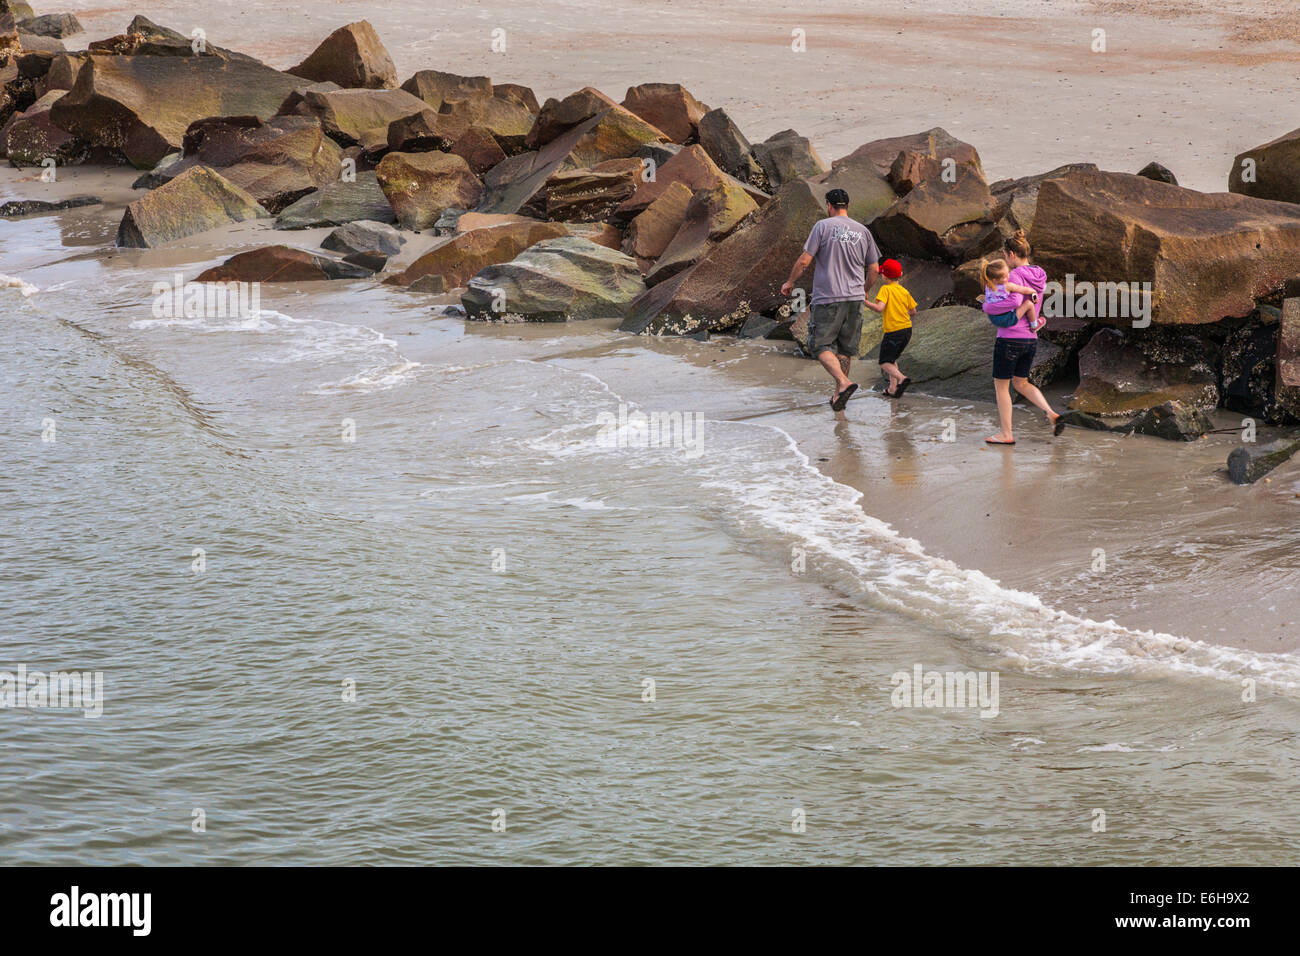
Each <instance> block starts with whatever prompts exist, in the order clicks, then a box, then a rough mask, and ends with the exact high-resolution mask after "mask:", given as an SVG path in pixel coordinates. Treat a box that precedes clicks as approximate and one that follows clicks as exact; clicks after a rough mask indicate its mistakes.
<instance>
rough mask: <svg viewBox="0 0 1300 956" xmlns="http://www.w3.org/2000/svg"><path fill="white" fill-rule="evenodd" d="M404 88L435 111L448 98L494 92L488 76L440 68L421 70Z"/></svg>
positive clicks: (460, 97)
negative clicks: (452, 71) (468, 74)
mask: <svg viewBox="0 0 1300 956" xmlns="http://www.w3.org/2000/svg"><path fill="white" fill-rule="evenodd" d="M402 89H403V90H405V91H406V92H408V93H410V94H411V95H412V96H418V97H419V98H420V99H422V100H424V102H425V103H427V104H428V105H429V107H430V108H431V109H432V110H433V111H434V112H437V111H438V110H440V109H442V104H443V103H444V102H446V101H447V100H448V99H453V100H459V99H464V98H465V97H466V96H473V95H475V94H484V95H488V96H491V95H492V93H493V87H492V81H491V80H490V79H488V78H487V77H486V76H460V75H459V74H456V73H443V72H441V71H440V70H420V71H419V72H418V73H416V74H415V75H414V76H412V77H411V78H410V79H409V80H407V81H406V82H405V83H403V84H402ZM521 89H522V87H521Z"/></svg>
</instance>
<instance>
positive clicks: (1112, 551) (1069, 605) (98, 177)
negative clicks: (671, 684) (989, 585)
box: [0, 167, 1300, 652]
mask: <svg viewBox="0 0 1300 956" xmlns="http://www.w3.org/2000/svg"><path fill="white" fill-rule="evenodd" d="M70 172H71V173H73V174H72V175H68V176H66V177H65V178H64V179H63V180H61V181H60V182H59V183H56V184H41V183H37V184H33V183H30V182H20V180H21V179H22V177H21V176H20V175H19V172H18V171H15V170H9V171H7V172H6V173H4V174H3V175H0V194H4V195H6V196H7V195H8V194H9V193H11V192H14V191H15V190H17V191H18V192H20V193H21V194H22V195H23V196H25V197H28V198H31V197H37V198H60V197H62V196H66V195H72V194H75V193H78V192H87V191H96V190H97V189H99V190H101V191H102V192H103V194H104V195H105V198H106V200H107V203H106V205H104V206H101V207H89V208H83V209H76V210H72V211H70V212H63V213H59V214H56V215H54V216H51V217H41V218H42V219H43V220H45V221H46V222H48V224H49V225H48V227H47V228H57V229H59V230H60V236H61V242H63V243H64V244H65V248H68V246H67V243H68V240H69V238H72V237H75V236H87V237H91V241H90V246H89V247H88V248H87V250H86V252H84V253H76V252H73V254H72V255H70V256H66V257H64V259H63V260H60V261H56V262H53V263H49V264H42V263H41V259H42V257H44V259H45V262H47V263H48V262H49V260H48V256H45V255H44V253H43V250H42V249H41V248H40V246H41V244H39V243H33V245H32V256H31V258H30V259H29V260H27V261H26V262H23V261H21V260H20V261H16V262H15V261H13V260H11V263H12V265H11V266H9V267H7V269H6V272H7V273H9V274H12V275H17V276H18V277H20V278H23V279H25V280H27V281H33V278H32V272H34V271H35V272H40V273H48V272H54V273H56V274H57V273H58V272H59V271H60V269H61V268H62V267H61V266H60V262H69V261H71V260H74V259H80V258H89V259H90V260H94V261H99V262H103V261H105V260H108V259H112V258H115V257H119V256H123V255H126V256H129V257H130V260H131V261H132V262H133V263H136V264H137V265H139V264H142V260H144V261H147V262H148V267H149V268H151V269H163V268H168V269H170V268H172V267H174V268H175V269H176V271H179V272H181V273H183V274H184V275H185V277H186V278H187V279H191V280H192V279H193V277H194V275H197V273H198V271H200V269H201V268H202V267H203V266H204V265H206V264H208V263H209V262H215V261H219V260H220V259H221V258H222V257H223V256H225V255H228V254H230V253H231V252H234V251H238V250H239V249H240V248H244V247H247V246H250V245H256V244H258V243H260V242H263V241H265V239H266V238H267V236H268V234H270V235H273V236H276V237H278V238H281V239H283V240H285V241H289V242H290V243H291V244H299V245H301V244H304V243H307V244H314V242H315V241H318V237H316V238H315V239H313V237H308V236H303V235H300V234H296V233H284V232H274V231H272V230H270V229H269V228H267V227H266V226H265V225H264V224H262V225H256V224H249V223H244V224H240V225H239V226H236V227H232V228H231V229H229V230H224V231H219V232H217V233H211V234H204V235H203V236H201V237H193V238H192V239H191V240H188V241H186V242H182V243H180V244H178V245H177V246H169V247H166V248H164V249H161V250H139V251H137V250H131V251H123V250H111V249H110V250H103V249H99V248H97V244H96V242H95V241H94V240H93V235H94V231H95V225H94V224H95V223H98V224H99V227H100V228H101V229H107V228H109V227H110V226H111V224H112V223H114V222H115V221H116V219H117V218H118V217H119V216H120V206H119V204H120V203H122V202H123V201H124V200H125V199H126V197H128V196H129V195H130V189H129V182H128V183H127V185H126V187H125V188H124V187H123V185H122V181H123V180H127V179H129V178H130V177H132V176H133V175H134V174H133V173H131V172H130V171H124V170H95V169H93V168H88V167H81V168H74V170H70ZM105 187H106V188H105ZM28 221H29V222H30V221H31V220H28ZM319 231H320V232H321V233H323V232H325V231H326V230H319ZM82 241H85V240H82ZM403 254H404V255H405V254H406V250H404V253H403ZM42 278H43V277H38V278H37V279H36V281H35V284H36V285H37V286H44V285H47V284H48V279H44V281H42ZM315 285H316V284H313V283H297V284H271V285H269V286H267V287H265V288H264V289H263V302H262V308H263V309H275V308H282V309H283V310H284V311H286V312H288V313H290V314H297V313H298V312H301V311H302V310H303V309H304V308H310V307H311V306H310V303H311V302H312V301H313V300H314V298H315V297H317V296H326V295H329V296H336V295H337V294H338V293H339V292H340V291H344V289H345V288H351V289H356V288H357V287H356V286H355V285H354V284H352V283H348V284H347V285H346V286H339V285H338V284H337V283H323V284H320V285H329V286H335V287H336V288H333V289H328V290H327V289H323V288H321V289H317V288H314V287H313V286H315ZM362 288H364V289H365V290H367V292H368V293H370V294H378V295H384V294H392V295H397V296H403V297H406V296H410V297H411V301H412V303H413V307H412V308H411V309H398V310H394V311H393V313H392V315H391V316H390V317H388V318H386V321H391V327H388V326H385V325H382V324H381V325H380V326H378V329H379V331H380V332H382V333H384V334H385V335H388V336H389V337H390V338H396V337H397V336H399V335H401V336H409V335H410V334H411V332H412V326H411V324H410V323H411V322H412V321H413V320H412V318H411V316H412V315H421V314H424V315H427V309H426V308H424V303H426V302H430V301H436V299H437V298H439V297H428V296H423V297H419V298H418V299H417V298H416V296H418V294H412V293H405V292H403V291H401V290H391V291H385V290H384V287H383V286H382V284H381V283H379V282H375V281H372V280H363V286H362ZM147 293H148V290H145V289H142V290H141V300H140V301H141V308H145V307H146V306H145V303H146V302H147ZM14 294H16V293H14ZM286 298H287V299H288V301H285V300H286ZM442 298H445V299H446V300H447V301H454V297H451V296H448V297H442ZM277 302H279V305H278V306H277ZM416 302H418V305H415V304H414V303H416ZM415 321H419V322H424V323H428V322H429V321H430V320H429V319H427V318H426V319H423V320H415ZM432 321H433V322H435V323H438V324H441V323H442V322H447V323H451V324H452V325H453V326H455V325H456V324H460V325H463V326H464V329H463V334H464V335H466V336H476V337H480V338H481V339H482V341H484V342H485V343H486V342H488V341H490V340H491V339H494V338H497V337H503V338H509V339H522V340H524V341H529V340H533V339H557V338H558V339H565V338H569V337H572V338H574V339H575V347H574V348H572V349H567V348H562V349H559V350H556V349H549V350H548V354H546V355H534V356H531V358H532V359H533V360H536V361H549V362H556V363H560V364H564V365H566V367H571V368H574V369H576V370H585V371H587V372H589V373H591V374H593V375H596V376H597V377H599V378H601V379H602V380H604V381H606V382H608V383H610V385H611V387H614V388H615V390H616V391H617V392H618V394H620V395H621V396H623V397H625V398H626V399H627V400H628V401H630V402H634V403H636V404H637V405H639V406H641V407H642V408H644V409H647V410H654V409H659V410H681V411H692V412H700V413H702V414H703V415H704V416H705V418H706V420H712V421H715V422H720V421H729V420H736V419H742V420H747V421H751V422H754V423H761V424H767V425H771V426H774V427H777V428H780V429H781V430H783V431H785V432H786V433H787V434H788V435H790V436H791V437H792V438H793V439H794V441H795V442H796V444H797V446H798V447H799V448H800V449H801V451H802V452H803V453H804V454H805V455H807V456H808V458H809V459H810V461H811V462H812V463H814V464H815V466H816V467H817V468H818V469H819V470H821V471H822V473H823V474H825V475H827V476H828V477H830V478H832V479H833V480H835V481H836V482H838V483H840V484H842V485H845V486H848V487H850V488H853V489H855V490H857V491H859V492H861V493H862V499H861V501H860V506H861V508H862V510H863V512H864V513H865V514H867V515H870V516H872V517H874V518H876V519H878V520H881V521H884V522H886V523H888V524H889V525H891V526H892V527H893V528H894V529H895V530H896V531H897V532H898V533H900V534H902V535H904V536H906V537H909V538H914V539H916V540H918V541H920V542H921V543H922V544H923V546H924V547H925V549H926V551H927V552H928V553H930V554H932V555H934V556H936V557H941V558H946V559H949V560H951V561H953V562H955V563H956V564H957V565H959V566H961V567H962V568H966V569H969V570H976V571H981V572H983V573H984V574H986V575H988V576H989V577H990V578H992V579H994V580H996V581H999V582H1001V583H1002V585H1003V586H1005V587H1009V588H1012V589H1014V590H1019V591H1025V592H1030V593H1033V594H1036V595H1038V596H1040V597H1041V598H1042V599H1043V601H1044V602H1045V603H1046V604H1048V605H1049V606H1052V607H1055V608H1059V609H1061V610H1064V611H1067V612H1069V613H1077V614H1079V615H1081V616H1084V617H1087V618H1091V619H1092V620H1096V621H1103V622H1104V621H1106V620H1114V621H1116V622H1117V623H1119V624H1121V625H1123V626H1125V627H1128V628H1133V629H1137V630H1154V631H1162V632H1171V633H1175V634H1177V635H1178V636H1181V637H1185V638H1189V639H1193V640H1201V641H1206V642H1209V643H1214V644H1219V645H1223V646H1228V647H1239V648H1244V649H1249V650H1254V651H1263V652H1279V651H1282V652H1292V651H1295V650H1296V649H1297V648H1300V621H1296V620H1292V617H1293V615H1292V614H1289V613H1288V610H1287V605H1288V602H1287V600H1286V597H1285V596H1283V595H1279V594H1277V593H1276V592H1275V591H1272V590H1271V589H1272V588H1273V587H1274V586H1275V585H1276V581H1275V580H1274V578H1281V577H1284V576H1285V575H1284V572H1285V567H1280V568H1277V569H1269V570H1270V572H1271V573H1270V574H1267V575H1261V574H1259V573H1252V569H1253V560H1254V559H1253V556H1254V555H1256V554H1258V553H1260V552H1262V551H1267V550H1268V549H1269V548H1270V547H1272V546H1273V545H1272V543H1271V536H1272V534H1273V533H1274V532H1276V531H1278V530H1281V531H1282V532H1284V530H1285V528H1287V527H1289V526H1291V525H1293V524H1294V516H1295V514H1296V512H1295V511H1294V510H1292V509H1296V508H1300V475H1297V474H1296V473H1295V469H1294V468H1291V469H1289V470H1285V471H1279V472H1276V473H1275V474H1274V476H1273V477H1272V478H1271V479H1269V480H1266V481H1261V482H1259V483H1258V484H1256V485H1253V486H1246V487H1237V486H1233V485H1232V484H1231V483H1230V482H1229V481H1228V480H1227V478H1226V476H1225V474H1224V467H1223V462H1224V459H1225V458H1226V455H1227V451H1228V450H1229V449H1230V448H1231V447H1233V444H1234V441H1235V439H1234V436H1231V435H1212V436H1209V437H1207V438H1205V439H1202V440H1200V441H1197V442H1193V443H1187V444H1181V443H1171V442H1167V441H1163V440H1161V439H1157V438H1144V437H1138V436H1133V437H1126V436H1121V435H1117V434H1109V433H1097V432H1088V431H1083V430H1080V429H1069V430H1067V432H1066V435H1065V436H1063V437H1062V438H1060V439H1056V440H1052V439H1051V438H1050V435H1049V432H1048V429H1047V427H1046V425H1045V424H1043V423H1042V422H1041V421H1039V420H1038V416H1036V415H1030V413H1029V412H1027V411H1026V410H1025V409H1024V407H1023V406H1020V405H1018V406H1017V411H1016V413H1015V414H1016V422H1017V425H1018V426H1019V427H1020V428H1021V429H1023V434H1022V436H1021V441H1020V443H1019V444H1018V445H1017V447H1016V448H1015V449H1014V450H1007V449H990V448H986V447H985V446H984V445H983V442H982V438H983V435H984V434H985V432H984V431H983V429H985V428H989V427H991V426H992V424H993V422H994V420H995V411H994V405H993V403H992V385H991V383H990V387H989V397H988V400H987V401H983V402H974V403H973V402H969V401H957V400H950V399H944V398H937V397H933V396H929V395H926V394H924V393H922V392H920V391H916V390H913V391H911V392H909V394H908V396H907V398H906V399H904V400H903V401H902V402H901V403H891V402H889V401H887V400H885V399H883V398H882V397H880V396H877V395H875V394H873V393H872V392H870V390H869V388H870V384H871V383H872V382H873V381H874V380H875V379H874V372H875V370H874V368H873V367H871V366H869V365H868V366H866V367H864V365H863V364H862V363H861V362H860V361H859V362H855V363H854V372H853V378H854V379H855V380H856V381H858V382H860V383H862V386H863V387H862V389H861V391H860V392H859V396H858V397H856V398H855V399H854V400H853V401H852V402H850V404H849V411H848V413H847V415H846V418H845V420H844V421H838V422H837V421H836V420H835V419H833V418H832V417H831V416H829V415H828V414H826V410H825V409H824V408H823V407H822V406H823V404H824V402H825V399H826V393H827V384H826V382H825V381H824V374H823V373H822V370H821V369H820V368H819V367H818V366H817V365H816V364H815V363H813V362H811V361H810V360H808V359H806V358H804V357H801V356H799V355H797V354H796V351H795V346H794V343H792V342H776V341H769V340H738V339H734V338H731V337H716V338H714V339H712V340H711V341H709V342H698V341H693V340H686V339H678V338H672V337H664V338H657V337H647V336H636V335H631V334H628V333H619V332H617V331H616V328H615V327H616V325H617V323H616V322H614V321H608V322H607V321H603V320H595V321H588V322H574V323H567V324H546V323H538V324H534V323H525V324H522V325H518V324H510V325H496V324H489V323H470V322H463V321H462V320H459V319H444V320H438V319H433V320H432ZM593 333H596V334H597V335H598V337H599V339H600V344H599V345H598V346H596V347H592V346H591V344H590V342H589V338H590V336H591V335H592V334H593ZM611 333H612V334H611ZM991 340H992V335H991V334H990V344H991ZM417 341H418V336H417ZM413 347H414V346H413V345H408V344H407V341H403V345H402V348H403V351H404V352H405V353H407V357H408V358H411V359H414V360H417V361H421V362H426V363H427V362H430V361H436V353H433V354H424V353H421V352H412V351H411V349H412V348H413ZM648 355H657V356H664V357H669V358H671V359H672V361H671V363H670V365H669V366H668V367H667V368H665V367H664V366H663V365H662V364H661V363H659V362H656V361H649V360H647V356H648ZM702 373H703V374H702ZM1049 395H1050V397H1052V398H1053V400H1054V401H1056V400H1057V399H1058V398H1059V391H1057V392H1056V393H1054V394H1053V393H1052V391H1051V390H1049ZM665 396H672V399H671V402H667V403H666V402H665ZM666 404H667V405H669V406H670V407H668V408H665V405H666ZM809 405H812V406H813V407H811V408H808V407H806V406H809ZM768 412H773V413H774V414H764V413H768ZM1026 416H1029V417H1026ZM949 421H951V422H954V423H955V424H956V428H957V435H958V440H957V441H956V442H953V443H945V442H943V441H941V440H940V437H939V435H940V432H941V431H942V430H943V428H944V426H945V423H947V422H949ZM1216 424H1219V425H1221V426H1230V425H1232V424H1234V421H1233V420H1232V415H1231V414H1230V413H1224V412H1222V411H1219V412H1217V413H1216ZM1261 440H1267V432H1265V433H1264V434H1261ZM705 447H706V448H707V434H706V445H705ZM706 453H707V452H706ZM1135 504H1136V505H1137V506H1138V507H1140V509H1141V510H1140V512H1139V514H1140V517H1139V518H1138V519H1136V520H1135V519H1134V518H1132V517H1129V515H1128V514H1127V511H1126V509H1128V508H1131V507H1133V506H1134V505H1135ZM1153 536H1158V537H1160V538H1161V539H1163V540H1168V539H1169V538H1171V537H1174V538H1177V539H1179V540H1182V541H1184V542H1185V544H1186V547H1185V548H1184V549H1183V553H1178V549H1175V548H1168V547H1166V548H1163V549H1162V548H1160V547H1154V548H1153V546H1152V545H1151V539H1152V538H1153ZM1095 548H1102V549H1103V550H1104V551H1105V552H1106V557H1107V564H1108V570H1107V572H1106V573H1104V574H1100V575H1099V574H1097V573H1095V572H1094V571H1093V570H1092V567H1093V562H1094V560H1095V558H1094V549H1095ZM1215 562H1218V565H1217V567H1216V565H1215ZM1225 608H1231V609H1232V614H1231V617H1230V619H1225V617H1224V609H1225ZM1171 622H1176V626H1171Z"/></svg>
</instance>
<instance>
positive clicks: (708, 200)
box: [629, 183, 758, 285]
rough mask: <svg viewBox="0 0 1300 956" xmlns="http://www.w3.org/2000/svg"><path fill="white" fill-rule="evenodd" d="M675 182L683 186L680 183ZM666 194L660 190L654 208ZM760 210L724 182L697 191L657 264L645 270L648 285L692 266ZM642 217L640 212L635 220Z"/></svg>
mask: <svg viewBox="0 0 1300 956" xmlns="http://www.w3.org/2000/svg"><path fill="white" fill-rule="evenodd" d="M676 185H677V186H681V184H680V183H678V184H676ZM683 188H685V187H683ZM667 195H668V194H667V193H663V194H661V195H660V197H659V199H658V200H656V201H655V203H652V204H651V208H653V207H654V205H655V204H657V203H658V202H659V201H660V200H662V199H663V198H664V197H665V196H667ZM670 208H671V207H670ZM757 211H758V204H757V203H755V202H754V200H752V199H750V198H749V196H748V195H746V194H745V193H744V192H743V191H741V190H737V189H732V188H730V187H729V186H728V185H725V184H724V185H718V186H715V187H714V188H713V189H707V190H703V189H702V190H699V191H697V192H695V193H694V194H693V195H692V196H691V198H690V202H688V203H687V204H686V210H685V212H684V213H683V216H682V223H681V225H680V226H679V227H678V229H677V231H676V232H675V233H674V234H673V237H672V239H671V240H670V241H669V242H668V245H667V246H666V247H665V248H664V249H663V251H662V252H660V253H659V255H658V257H657V259H656V261H655V264H654V267H653V268H652V269H651V270H650V271H649V272H647V273H646V277H645V281H646V285H657V284H659V283H660V282H663V281H664V280H665V279H669V278H671V277H673V276H675V275H677V274H678V273H680V272H682V271H683V270H685V269H689V268H690V267H691V266H693V265H695V263H697V262H699V261H700V260H701V259H703V258H704V257H705V256H706V255H708V253H709V250H710V249H712V248H713V246H714V245H716V244H717V243H718V242H720V241H721V240H723V239H725V238H726V237H727V236H729V235H730V234H731V233H732V232H733V231H734V230H735V229H736V227H737V226H739V225H740V224H741V222H743V221H744V219H745V218H746V217H747V216H750V215H752V214H753V213H755V212H757ZM646 212H649V209H647V210H646ZM641 215H642V216H644V215H645V213H642V214H641ZM640 218H641V217H640V216H638V217H637V219H634V220H633V223H634V224H635V223H636V222H637V221H638V220H639V219H640ZM629 231H630V230H629Z"/></svg>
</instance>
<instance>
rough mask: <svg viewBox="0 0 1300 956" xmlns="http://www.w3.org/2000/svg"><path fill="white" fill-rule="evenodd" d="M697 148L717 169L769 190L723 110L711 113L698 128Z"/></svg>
mask: <svg viewBox="0 0 1300 956" xmlns="http://www.w3.org/2000/svg"><path fill="white" fill-rule="evenodd" d="M697 131H698V135H699V140H700V145H701V146H703V147H704V151H705V152H706V153H708V154H709V158H710V159H712V160H713V161H714V162H715V163H717V164H718V168H719V169H721V170H722V171H723V172H725V173H727V174H728V175H729V176H734V177H736V178H737V179H739V180H740V181H742V182H746V183H749V184H750V185H751V186H755V187H757V188H759V189H764V190H766V189H768V188H770V187H769V184H768V181H767V173H765V172H763V167H762V165H761V164H760V163H759V161H758V160H757V159H755V158H754V148H753V146H751V145H750V142H749V140H747V139H746V138H745V134H744V133H742V132H741V131H740V128H739V127H737V126H736V124H735V123H733V122H732V121H731V117H730V116H728V115H727V113H726V111H725V110H722V109H716V110H710V111H709V112H707V113H705V114H704V115H703V116H702V117H700V120H699V123H698V127H697Z"/></svg>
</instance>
